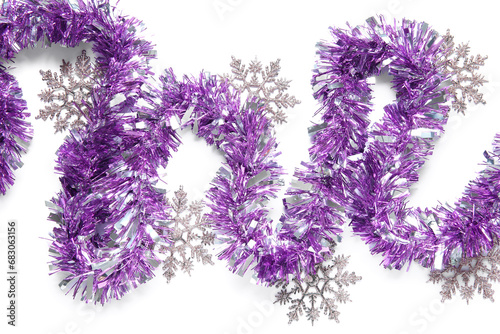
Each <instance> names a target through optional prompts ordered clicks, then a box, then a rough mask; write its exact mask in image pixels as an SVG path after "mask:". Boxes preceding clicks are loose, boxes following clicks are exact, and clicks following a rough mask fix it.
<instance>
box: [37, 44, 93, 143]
mask: <svg viewBox="0 0 500 334" xmlns="http://www.w3.org/2000/svg"><path fill="white" fill-rule="evenodd" d="M40 74H41V75H42V80H43V81H45V82H46V83H47V87H48V88H47V89H45V90H42V92H41V93H40V94H38V96H39V97H40V99H41V100H42V101H43V102H45V103H47V105H46V106H45V108H44V109H40V113H39V115H38V116H36V117H35V118H36V119H40V118H41V119H43V120H44V121H46V120H47V119H50V120H54V119H55V124H54V127H55V129H56V133H57V132H62V131H64V130H66V129H68V128H73V129H78V128H82V127H84V126H85V124H86V121H85V118H86V116H87V115H88V113H89V108H90V107H91V106H92V100H91V92H92V88H93V86H94V84H95V82H96V78H97V76H98V74H97V70H96V68H95V66H94V64H93V63H92V62H91V61H90V57H89V56H87V52H86V51H85V50H83V51H82V54H81V55H80V56H78V57H77V60H76V62H75V64H74V65H73V64H72V63H71V62H69V61H66V60H64V59H63V61H62V65H61V66H60V70H59V74H58V73H57V72H54V73H53V72H52V71H51V70H48V71H43V70H40Z"/></svg>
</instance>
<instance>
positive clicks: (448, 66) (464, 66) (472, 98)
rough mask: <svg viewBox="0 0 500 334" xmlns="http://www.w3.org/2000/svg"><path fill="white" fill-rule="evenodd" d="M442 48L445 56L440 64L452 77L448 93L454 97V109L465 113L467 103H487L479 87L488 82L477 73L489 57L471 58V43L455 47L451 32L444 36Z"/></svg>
mask: <svg viewBox="0 0 500 334" xmlns="http://www.w3.org/2000/svg"><path fill="white" fill-rule="evenodd" d="M441 47H442V49H443V50H444V53H445V56H444V58H443V59H442V60H441V61H440V62H438V63H439V64H440V65H444V67H445V74H447V75H451V86H450V87H449V88H448V91H449V93H450V94H451V96H452V102H451V106H452V108H453V109H454V110H456V111H457V112H461V113H464V112H465V110H466V109H467V102H469V103H470V102H474V103H475V104H479V103H483V104H484V103H486V101H485V100H484V99H483V94H482V93H480V92H479V87H481V86H482V85H483V84H484V83H486V82H487V81H486V80H485V79H484V76H483V75H480V74H478V73H477V71H478V70H479V69H480V68H481V66H483V65H484V61H485V60H486V59H488V56H486V57H483V56H481V55H476V56H470V55H469V52H470V47H469V43H466V44H463V43H462V44H459V45H458V46H455V42H454V37H453V36H452V35H451V34H450V31H449V30H448V31H447V32H446V35H444V36H443V44H442V45H441Z"/></svg>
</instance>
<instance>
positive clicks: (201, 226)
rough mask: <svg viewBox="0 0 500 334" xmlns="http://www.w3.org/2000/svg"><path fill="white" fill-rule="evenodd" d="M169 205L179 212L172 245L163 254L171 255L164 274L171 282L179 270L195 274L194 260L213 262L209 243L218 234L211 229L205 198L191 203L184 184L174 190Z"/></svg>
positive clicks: (174, 225)
mask: <svg viewBox="0 0 500 334" xmlns="http://www.w3.org/2000/svg"><path fill="white" fill-rule="evenodd" d="M169 204H170V206H171V208H172V210H173V211H174V212H175V216H174V217H173V218H172V222H171V224H170V226H169V227H170V228H171V229H172V235H171V240H172V244H171V245H170V246H168V247H165V246H162V247H161V249H160V252H161V253H163V254H166V255H167V256H166V258H165V260H164V261H163V270H164V273H163V276H165V278H166V279H167V283H170V281H171V280H172V278H174V277H175V272H176V271H177V270H178V269H181V270H182V271H183V272H185V273H187V274H188V275H191V271H192V270H193V265H194V263H193V261H194V260H196V261H198V262H200V261H201V262H202V263H203V264H212V265H213V264H214V263H213V262H212V255H210V254H208V250H207V249H206V248H205V246H208V245H212V244H213V243H214V240H215V235H214V234H213V233H211V232H209V231H208V230H207V226H208V223H207V221H206V219H205V215H204V214H203V203H202V201H194V202H191V203H190V204H189V205H188V199H187V194H186V192H185V191H184V190H183V188H182V186H181V187H180V188H179V190H177V191H175V192H174V197H173V198H172V200H171V201H169ZM188 253H189V254H188Z"/></svg>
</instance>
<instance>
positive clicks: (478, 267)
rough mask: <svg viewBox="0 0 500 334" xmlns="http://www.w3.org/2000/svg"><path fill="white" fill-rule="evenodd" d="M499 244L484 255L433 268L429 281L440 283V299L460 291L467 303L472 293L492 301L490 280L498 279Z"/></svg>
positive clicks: (499, 270)
mask: <svg viewBox="0 0 500 334" xmlns="http://www.w3.org/2000/svg"><path fill="white" fill-rule="evenodd" d="M499 266H500V246H499V244H498V242H496V244H495V246H494V247H493V248H492V249H491V250H490V251H489V252H488V254H486V255H484V256H478V257H473V258H465V257H464V258H462V259H461V261H460V262H459V263H458V264H457V265H455V266H453V265H449V266H447V267H446V268H445V269H443V270H433V271H432V272H431V273H430V278H429V282H432V283H434V284H437V283H441V292H440V293H441V296H442V297H443V298H442V299H441V301H442V302H444V301H445V300H447V299H451V298H452V296H453V295H455V294H457V292H459V293H460V296H461V297H462V299H465V300H466V301H467V304H468V303H469V300H471V299H472V298H473V297H474V294H475V293H476V292H477V293H478V294H481V293H482V294H483V298H484V299H489V300H491V301H492V302H493V301H494V298H493V294H494V293H495V291H494V290H493V288H492V284H491V282H498V281H500V268H499Z"/></svg>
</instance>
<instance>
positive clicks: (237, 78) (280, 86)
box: [222, 57, 300, 124]
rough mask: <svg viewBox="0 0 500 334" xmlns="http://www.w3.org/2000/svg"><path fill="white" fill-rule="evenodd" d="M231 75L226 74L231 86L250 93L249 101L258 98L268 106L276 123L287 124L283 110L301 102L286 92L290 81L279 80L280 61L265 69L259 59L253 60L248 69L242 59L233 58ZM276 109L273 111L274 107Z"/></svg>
mask: <svg viewBox="0 0 500 334" xmlns="http://www.w3.org/2000/svg"><path fill="white" fill-rule="evenodd" d="M231 59H232V60H231V64H230V66H231V73H232V74H231V75H228V74H224V75H223V76H222V77H223V78H224V79H227V80H228V82H229V84H230V85H231V86H232V87H234V89H236V90H237V91H239V92H240V93H245V92H246V93H248V99H250V98H252V97H254V96H255V97H258V98H260V99H261V100H262V101H264V102H265V104H266V111H267V113H268V114H269V115H270V118H271V120H273V121H274V122H275V123H279V124H281V123H283V122H286V115H285V113H284V112H283V108H288V107H291V108H293V107H294V106H295V105H296V104H299V103H300V101H299V100H297V99H296V98H295V96H290V95H288V93H285V91H286V90H287V89H288V88H289V87H290V82H291V81H290V80H286V79H281V78H278V75H279V72H280V69H281V67H280V60H279V59H278V60H276V61H275V62H271V63H270V64H269V66H266V67H265V69H264V68H263V67H262V63H261V62H260V61H258V60H257V59H255V60H252V61H251V62H250V65H248V68H246V66H245V65H242V63H241V60H240V59H236V58H235V57H231ZM273 104H274V106H275V107H276V109H273V107H272V105H273Z"/></svg>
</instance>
